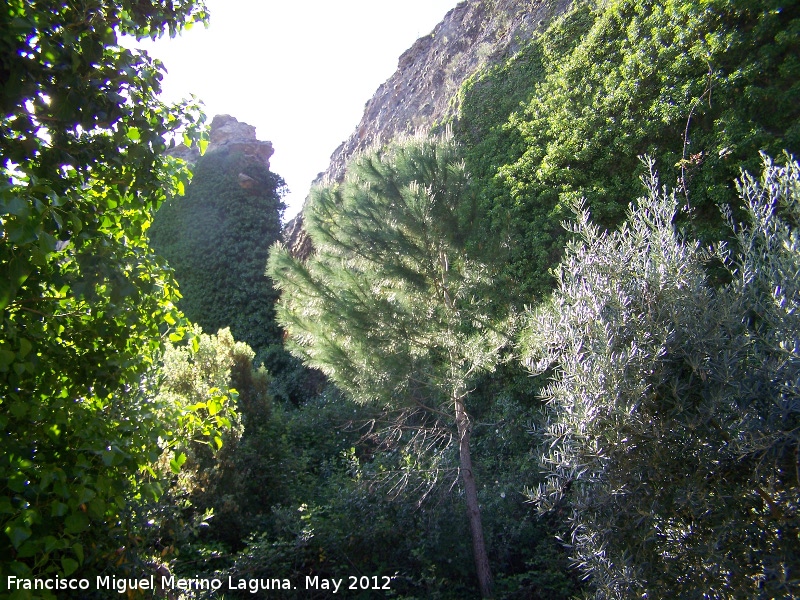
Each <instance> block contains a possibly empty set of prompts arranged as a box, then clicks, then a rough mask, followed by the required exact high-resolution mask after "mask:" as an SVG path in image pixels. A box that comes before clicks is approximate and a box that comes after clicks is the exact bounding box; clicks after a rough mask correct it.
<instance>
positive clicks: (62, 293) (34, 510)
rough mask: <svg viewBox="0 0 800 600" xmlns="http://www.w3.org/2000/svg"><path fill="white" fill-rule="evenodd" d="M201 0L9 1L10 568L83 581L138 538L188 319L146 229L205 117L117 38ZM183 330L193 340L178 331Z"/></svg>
mask: <svg viewBox="0 0 800 600" xmlns="http://www.w3.org/2000/svg"><path fill="white" fill-rule="evenodd" d="M205 19H206V13H205V9H204V6H203V4H202V2H189V1H186V2H177V3H170V4H169V5H168V6H164V5H161V4H147V5H143V4H141V3H138V2H130V1H127V0H122V1H120V2H115V3H113V4H112V3H108V2H101V1H99V0H92V1H88V2H81V3H78V4H76V3H67V4H65V3H61V2H52V1H35V2H21V1H15V0H12V1H11V2H7V3H5V4H4V6H3V8H2V9H0V81H2V90H1V91H0V156H2V164H1V165H0V169H2V182H0V239H1V240H2V244H0V309H2V321H0V330H1V331H2V336H1V337H0V404H1V405H2V409H1V410H0V412H2V416H0V431H2V438H3V443H2V448H3V452H2V456H0V490H2V493H1V495H0V529H2V530H3V533H2V535H1V536H0V556H2V557H3V558H2V562H0V572H1V573H0V574H2V575H3V576H4V577H5V575H6V574H15V575H19V576H27V575H30V574H36V575H48V574H49V575H53V574H60V575H62V576H66V575H70V574H71V573H73V572H75V571H76V570H77V569H78V568H80V567H81V565H89V564H92V563H96V562H97V561H102V560H105V558H106V557H107V556H108V553H109V552H111V551H113V549H114V548H115V544H118V543H119V539H120V537H121V536H123V534H124V531H122V530H123V529H124V526H123V523H122V522H121V520H120V519H121V514H122V511H123V508H124V506H125V502H126V500H125V498H126V497H127V496H129V495H130V494H132V493H135V494H140V495H148V494H155V493H156V489H155V488H154V487H153V486H150V487H148V486H143V487H142V488H140V489H138V490H136V491H135V492H134V491H132V489H131V482H132V477H133V475H134V474H135V473H136V472H137V470H138V469H139V468H140V467H141V466H143V465H146V464H148V463H151V462H152V461H153V460H154V459H155V458H157V457H158V454H159V452H160V447H159V445H158V440H159V437H162V438H163V439H165V440H169V439H170V429H171V424H169V423H166V422H164V421H163V419H162V415H161V407H159V406H158V405H157V404H156V403H153V402H152V401H151V400H150V399H149V398H148V397H147V396H146V395H145V393H144V392H143V387H144V386H143V377H145V376H147V375H148V374H152V371H153V370H154V368H155V366H156V365H157V362H158V357H159V353H160V350H161V348H162V344H163V342H162V340H163V338H162V335H165V334H166V331H167V328H168V327H169V326H171V325H172V326H174V325H179V324H180V318H181V317H180V313H179V312H178V311H177V310H176V308H175V306H174V301H175V300H176V299H177V294H176V289H175V285H174V282H173V280H172V278H171V276H170V274H169V272H168V270H167V269H166V267H165V265H164V263H163V262H162V261H160V260H158V259H157V258H156V257H155V256H154V255H153V254H152V253H151V252H150V250H149V249H148V247H147V244H146V240H145V231H146V230H147V228H148V226H149V225H150V222H151V216H152V213H153V212H154V210H155V209H156V208H157V206H158V205H159V204H160V203H161V202H162V201H163V199H164V198H165V197H166V196H168V195H171V194H174V193H178V192H180V190H181V189H182V187H183V185H184V183H185V181H187V179H188V173H187V172H186V171H184V170H182V169H181V168H180V166H179V165H178V163H177V162H176V161H174V160H171V159H169V158H167V157H165V156H164V155H163V151H164V150H165V149H166V148H167V146H168V144H169V143H171V142H170V140H171V138H172V136H173V135H174V134H176V133H179V132H181V131H183V132H184V133H185V135H186V139H187V141H189V142H191V140H192V139H198V137H199V125H200V124H201V123H202V116H201V114H200V113H199V110H198V109H197V107H195V106H193V105H189V104H188V103H184V104H182V105H180V106H172V107H170V106H166V105H164V104H163V103H162V102H160V101H159V100H158V99H157V94H158V92H159V91H160V79H161V76H162V71H163V66H162V65H161V64H160V63H158V62H157V61H153V60H151V59H150V58H149V57H147V56H146V55H145V54H143V53H138V52H134V51H130V50H125V49H122V48H120V47H119V46H118V45H117V38H118V36H120V35H132V36H136V37H144V36H151V37H158V36H159V35H162V34H163V33H165V32H167V31H168V32H169V33H170V34H173V35H174V34H175V33H176V32H177V31H178V30H180V29H182V28H183V27H184V26H185V24H187V23H193V22H197V21H204V20H205ZM173 335H180V334H179V333H177V332H173Z"/></svg>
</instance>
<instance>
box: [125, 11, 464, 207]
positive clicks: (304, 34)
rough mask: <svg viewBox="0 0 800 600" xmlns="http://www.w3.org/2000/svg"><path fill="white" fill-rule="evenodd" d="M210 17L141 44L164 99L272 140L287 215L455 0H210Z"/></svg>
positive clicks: (299, 201) (273, 162) (271, 161)
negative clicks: (159, 67) (158, 75)
mask: <svg viewBox="0 0 800 600" xmlns="http://www.w3.org/2000/svg"><path fill="white" fill-rule="evenodd" d="M206 4H207V6H208V8H209V10H210V12H211V24H210V26H209V27H208V28H207V29H206V28H203V27H202V26H195V27H193V28H192V29H191V30H190V31H186V32H184V33H183V34H182V35H181V36H180V37H177V38H175V39H169V38H165V39H161V40H158V41H157V42H155V43H144V42H142V43H141V45H140V46H141V47H142V48H144V49H145V50H147V51H148V52H149V53H150V54H151V55H152V56H154V57H156V58H159V59H160V60H162V61H163V62H164V64H165V66H166V68H167V70H168V74H167V75H166V76H165V78H164V81H163V90H164V93H163V97H164V98H165V99H166V100H180V99H181V98H186V97H188V96H189V95H190V94H194V95H195V96H197V97H198V98H199V99H200V100H202V101H203V103H204V104H205V110H206V114H207V115H208V118H209V121H210V119H211V118H212V117H213V116H214V115H216V114H229V115H232V116H234V117H236V118H237V119H238V120H239V121H244V122H245V123H249V124H250V125H254V126H255V127H256V135H257V137H258V139H261V140H270V141H271V142H272V144H273V146H274V148H275V154H274V155H273V157H272V159H271V160H270V163H271V170H272V171H274V172H275V173H278V174H279V175H280V176H281V177H283V178H284V180H286V183H287V184H288V186H289V190H290V194H289V195H288V196H287V197H286V198H285V199H284V200H285V202H286V203H287V205H288V208H287V210H286V215H285V216H286V219H287V220H288V219H290V218H291V217H293V216H294V215H295V214H296V213H297V212H299V210H300V208H301V207H302V204H303V200H304V199H305V196H306V194H307V193H308V190H309V188H310V185H311V181H312V180H313V179H314V177H316V175H317V173H319V172H321V171H324V170H325V169H326V168H327V166H328V162H329V158H330V155H331V154H332V153H333V151H334V150H335V149H336V148H337V147H338V146H339V144H340V143H341V142H343V141H344V140H345V139H346V138H347V137H348V136H349V135H350V134H351V133H352V131H353V130H354V129H355V127H356V125H358V122H359V121H360V120H361V115H362V113H363V111H364V104H365V103H366V102H367V100H369V99H370V98H371V97H372V95H373V93H374V92H375V90H376V89H377V88H378V86H379V85H380V84H381V83H383V82H384V81H385V80H386V79H388V78H389V77H390V76H391V75H392V73H394V71H395V70H396V69H397V60H398V58H400V55H401V54H402V53H403V52H404V51H405V50H406V49H408V48H409V47H411V45H412V44H413V43H414V41H415V40H416V39H417V38H419V37H421V36H423V35H427V34H428V33H430V32H431V31H432V30H433V28H434V27H435V26H436V24H437V23H438V22H439V21H441V20H442V18H443V17H444V15H445V14H446V13H447V11H448V10H450V9H451V8H454V7H455V6H456V4H458V0H206Z"/></svg>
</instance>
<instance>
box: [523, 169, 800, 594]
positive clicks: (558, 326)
mask: <svg viewBox="0 0 800 600" xmlns="http://www.w3.org/2000/svg"><path fill="white" fill-rule="evenodd" d="M645 183H646V185H647V190H648V194H647V196H646V197H644V198H643V199H642V200H640V201H639V203H638V204H637V205H636V206H632V207H631V208H630V212H629V218H628V221H627V223H626V224H625V225H623V226H622V228H621V229H619V230H618V231H615V232H613V233H608V232H602V231H601V230H600V229H599V228H598V227H597V226H596V225H593V224H592V223H591V221H590V218H589V215H588V213H587V212H586V211H585V210H584V209H582V207H578V208H577V216H578V219H577V222H576V223H575V224H574V225H571V226H570V230H571V232H572V233H573V234H575V236H576V238H577V239H576V241H575V242H574V243H572V244H570V246H569V247H568V249H567V253H566V258H565V259H564V261H563V263H562V264H561V266H560V267H559V268H558V270H557V278H558V287H557V289H556V291H555V293H554V294H553V296H552V300H551V302H550V303H549V304H548V305H547V306H545V307H542V308H540V309H539V310H537V311H535V312H533V313H531V314H530V322H529V326H528V328H527V329H526V332H525V335H524V338H523V340H524V345H525V347H526V353H527V356H528V361H529V364H530V366H531V367H532V368H533V369H534V370H535V371H537V372H542V371H545V370H547V369H550V368H552V369H554V370H553V371H552V373H553V374H554V380H553V382H552V384H551V385H550V386H549V387H548V388H547V390H546V392H545V396H546V398H547V400H548V403H549V404H548V409H547V421H546V423H545V424H544V426H543V427H542V428H541V429H540V430H539V431H538V432H537V433H538V434H539V435H540V436H541V440H540V441H541V443H542V444H543V445H542V446H541V447H542V448H544V451H543V455H542V465H543V467H544V469H545V470H546V472H547V483H546V484H543V485H541V486H539V488H538V489H536V490H532V491H531V496H532V498H533V499H534V500H535V501H536V502H537V503H538V505H539V507H540V508H541V509H542V510H556V511H557V512H559V513H562V514H567V518H568V519H569V521H570V522H571V525H572V536H571V539H569V540H566V543H567V545H568V546H569V548H570V549H571V551H572V553H573V557H574V560H575V562H576V563H577V565H579V567H580V568H581V569H583V570H584V571H585V572H586V574H587V575H590V576H591V578H592V581H593V583H594V585H595V587H596V589H597V593H598V597H601V598H633V597H636V598H641V597H647V598H657V597H680V598H730V597H750V598H756V597H758V598H761V597H763V598H775V597H790V596H793V595H795V594H797V593H798V591H799V590H800V583H798V582H800V567H799V566H798V565H800V539H799V538H798V525H800V520H799V519H798V505H799V504H800V501H799V499H800V469H799V468H798V447H800V446H799V445H800V433H799V432H800V428H799V426H800V310H799V309H800V233H798V230H797V225H798V223H800V167H798V163H797V162H792V161H791V160H789V161H787V164H786V165H785V166H782V167H781V166H776V165H774V164H773V163H772V162H770V161H769V160H768V159H766V158H765V162H764V172H763V176H762V178H761V180H760V181H757V180H755V179H753V178H752V177H750V176H749V175H747V174H744V175H743V176H742V177H741V179H740V181H739V182H738V190H739V193H740V195H741V197H742V199H743V201H744V204H745V206H746V207H747V212H748V214H749V223H748V224H746V225H734V223H733V219H732V217H731V216H730V214H728V220H729V222H730V224H731V226H732V227H733V228H734V232H735V238H736V243H735V244H734V245H732V246H731V247H730V248H726V247H725V246H724V245H723V246H719V247H717V248H716V250H713V251H711V250H706V249H704V248H703V247H701V246H700V245H699V244H698V243H696V242H690V241H687V240H685V239H683V238H682V237H681V236H680V235H679V234H678V233H677V232H676V230H675V227H674V226H673V220H674V218H675V215H676V210H677V206H678V201H677V200H676V198H675V195H674V194H669V193H667V191H666V190H661V191H659V189H658V183H657V181H656V178H655V175H654V174H653V164H652V162H651V163H650V175H649V176H648V177H647V178H646V180H645ZM711 265H715V266H716V267H717V268H718V267H719V266H720V265H721V266H722V268H723V269H724V270H725V272H727V280H728V283H726V284H725V285H719V284H718V285H716V286H715V285H712V284H711V283H710V282H709V277H708V275H707V273H708V267H709V266H711Z"/></svg>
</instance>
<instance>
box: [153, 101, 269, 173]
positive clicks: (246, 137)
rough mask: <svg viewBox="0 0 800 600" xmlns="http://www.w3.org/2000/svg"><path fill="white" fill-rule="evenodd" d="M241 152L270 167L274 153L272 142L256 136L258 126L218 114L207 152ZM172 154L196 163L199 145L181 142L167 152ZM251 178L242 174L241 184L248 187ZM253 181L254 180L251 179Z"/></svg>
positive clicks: (198, 155) (214, 120) (198, 156)
mask: <svg viewBox="0 0 800 600" xmlns="http://www.w3.org/2000/svg"><path fill="white" fill-rule="evenodd" d="M220 151H224V152H240V153H242V154H243V155H244V156H246V157H248V158H251V159H253V160H254V161H256V162H258V163H260V164H262V165H264V166H265V167H267V168H268V169H269V159H270V157H271V156H272V155H273V154H274V152H275V151H274V150H273V148H272V142H266V141H261V140H258V139H257V138H256V128H255V127H253V126H252V125H248V124H247V123H240V122H239V121H238V120H237V119H235V118H234V117H232V116H230V115H217V116H215V117H214V119H213V120H212V121H211V132H210V135H209V141H208V148H206V152H207V153H209V152H220ZM167 154H169V155H170V156H176V157H178V158H182V159H184V160H185V161H186V162H188V163H191V164H194V163H195V162H197V159H198V158H200V151H199V150H198V149H197V147H192V148H187V147H186V146H185V145H184V144H179V145H177V146H175V148H173V149H171V150H169V151H168V152H167ZM249 179H250V178H249V177H247V175H241V176H240V182H239V183H240V185H241V186H242V187H247V186H248V185H249V182H248V181H247V180H249ZM251 181H252V180H251Z"/></svg>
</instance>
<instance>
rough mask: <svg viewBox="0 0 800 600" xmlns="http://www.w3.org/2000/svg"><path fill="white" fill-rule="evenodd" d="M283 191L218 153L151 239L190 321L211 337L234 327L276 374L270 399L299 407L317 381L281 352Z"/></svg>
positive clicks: (272, 178)
mask: <svg viewBox="0 0 800 600" xmlns="http://www.w3.org/2000/svg"><path fill="white" fill-rule="evenodd" d="M242 175H244V176H245V177H242ZM243 182H244V183H243ZM283 188H284V182H283V180H282V179H281V178H280V177H279V176H278V175H276V174H275V173H273V172H271V171H270V170H269V169H268V168H267V167H266V166H265V165H264V164H262V163H260V162H259V161H257V160H255V159H253V158H251V157H248V156H245V155H243V154H241V153H231V152H230V150H227V149H219V150H216V151H214V152H212V153H209V154H206V155H204V156H201V157H200V158H199V160H198V161H197V163H196V164H195V165H194V166H193V178H192V182H191V184H190V185H189V186H188V187H187V188H186V194H185V195H184V196H181V197H175V198H170V199H167V201H166V202H164V204H163V206H161V208H160V209H159V210H158V213H157V214H156V215H155V218H154V219H153V224H152V226H151V227H150V229H149V230H148V235H149V238H150V243H151V246H152V247H153V249H154V250H155V251H156V252H157V253H158V254H159V255H160V256H163V257H164V258H166V259H167V261H168V262H169V265H170V267H172V269H173V270H174V273H175V278H176V279H177V280H178V282H179V283H180V293H181V298H180V299H179V300H178V302H177V306H178V308H179V309H180V310H181V311H182V312H183V313H184V315H186V317H187V318H188V319H189V320H191V321H192V322H193V323H195V324H197V325H199V326H201V327H202V328H203V330H205V331H207V332H216V331H218V330H219V329H222V328H229V329H230V330H231V333H232V334H233V337H234V338H235V339H236V340H238V341H242V342H244V343H246V344H248V345H249V346H250V348H252V350H253V351H254V352H255V353H256V354H255V363H256V364H258V365H264V366H266V368H267V369H268V370H269V372H270V373H271V374H272V376H273V378H272V380H271V393H272V395H274V396H275V397H277V398H278V399H280V400H291V401H293V402H295V403H299V402H301V401H303V400H306V399H308V397H309V396H310V395H311V394H313V391H314V389H315V379H314V378H313V376H311V374H309V373H308V372H307V371H306V370H304V369H303V368H302V366H301V365H300V364H299V362H298V361H297V360H296V359H293V358H292V357H291V356H290V355H289V354H288V353H287V352H285V351H284V350H283V340H282V336H283V331H282V330H281V329H280V327H279V326H278V324H277V322H276V321H275V301H276V300H277V297H278V292H277V291H276V289H275V288H274V286H273V284H272V281H271V280H270V279H268V278H267V276H266V275H265V273H264V269H265V265H266V262H267V255H268V253H269V248H270V246H272V244H273V243H275V242H276V241H277V240H278V239H279V238H280V233H281V216H282V215H283V210H284V208H285V207H284V204H283V202H282V200H281V198H282V195H283Z"/></svg>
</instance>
